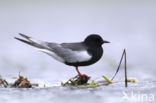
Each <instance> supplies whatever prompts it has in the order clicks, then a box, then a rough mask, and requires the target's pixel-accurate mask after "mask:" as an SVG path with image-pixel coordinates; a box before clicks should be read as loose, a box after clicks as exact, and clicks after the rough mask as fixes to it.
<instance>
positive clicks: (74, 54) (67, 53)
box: [47, 43, 92, 63]
mask: <svg viewBox="0 0 156 103" xmlns="http://www.w3.org/2000/svg"><path fill="white" fill-rule="evenodd" d="M69 45H70V46H69ZM71 45H72V44H71V43H66V44H64V43H63V44H56V43H47V47H49V50H50V51H51V52H53V53H54V54H55V55H56V56H58V57H59V59H61V60H63V61H64V62H69V63H76V62H84V61H89V60H90V59H91V57H92V56H91V55H90V54H89V53H88V52H87V50H84V49H82V48H80V47H82V46H80V45H81V44H79V45H78V44H73V45H74V47H75V48H74V47H73V45H72V46H71ZM55 59H57V57H56V58H55ZM57 60H58V59H57ZM59 61H60V60H59Z"/></svg>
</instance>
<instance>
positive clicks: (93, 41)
mask: <svg viewBox="0 0 156 103" xmlns="http://www.w3.org/2000/svg"><path fill="white" fill-rule="evenodd" d="M84 43H85V44H87V45H89V46H95V47H101V45H102V44H104V43H110V42H109V41H105V40H103V39H102V37H101V36H100V35H98V34H90V35H89V36H88V37H87V38H86V39H85V40H84Z"/></svg>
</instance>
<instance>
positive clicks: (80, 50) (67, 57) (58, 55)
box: [14, 33, 110, 77]
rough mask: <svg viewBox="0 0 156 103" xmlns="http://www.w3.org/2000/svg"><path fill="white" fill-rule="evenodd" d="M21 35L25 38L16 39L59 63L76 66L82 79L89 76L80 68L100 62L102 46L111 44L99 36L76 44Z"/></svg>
mask: <svg viewBox="0 0 156 103" xmlns="http://www.w3.org/2000/svg"><path fill="white" fill-rule="evenodd" d="M19 35H20V36H21V37H23V38H19V37H14V38H15V39H17V40H19V41H21V42H24V43H26V44H29V45H31V46H33V47H36V48H37V49H38V50H39V51H41V52H44V53H46V54H48V55H49V56H51V57H53V58H54V59H55V60H57V61H60V62H62V63H64V64H66V65H69V66H74V67H75V69H76V71H77V73H78V76H80V77H81V76H87V75H86V74H81V73H80V71H79V69H78V67H80V66H89V65H92V64H94V63H96V62H97V61H99V60H100V58H101V57H102V55H103V48H102V45H103V44H105V43H110V42H109V41H106V40H103V38H102V37H101V36H100V35H99V34H90V35H88V36H87V37H86V38H85V39H84V40H83V41H81V42H74V43H54V42H46V41H41V40H37V39H34V38H32V37H29V36H27V35H25V34H22V33H19Z"/></svg>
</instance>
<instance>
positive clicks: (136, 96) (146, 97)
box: [122, 91, 154, 102]
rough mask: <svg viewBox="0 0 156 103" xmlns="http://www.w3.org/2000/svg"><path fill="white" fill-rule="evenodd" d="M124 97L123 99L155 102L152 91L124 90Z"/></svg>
mask: <svg viewBox="0 0 156 103" xmlns="http://www.w3.org/2000/svg"><path fill="white" fill-rule="evenodd" d="M122 94H123V97H122V100H127V101H130V102H153V101H154V94H151V93H141V92H139V91H138V92H134V91H131V92H125V91H123V92H122Z"/></svg>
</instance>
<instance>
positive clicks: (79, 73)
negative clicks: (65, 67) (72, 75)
mask: <svg viewBox="0 0 156 103" xmlns="http://www.w3.org/2000/svg"><path fill="white" fill-rule="evenodd" d="M76 71H77V73H78V75H79V76H87V75H86V74H81V73H80V71H79V69H78V67H76Z"/></svg>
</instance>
